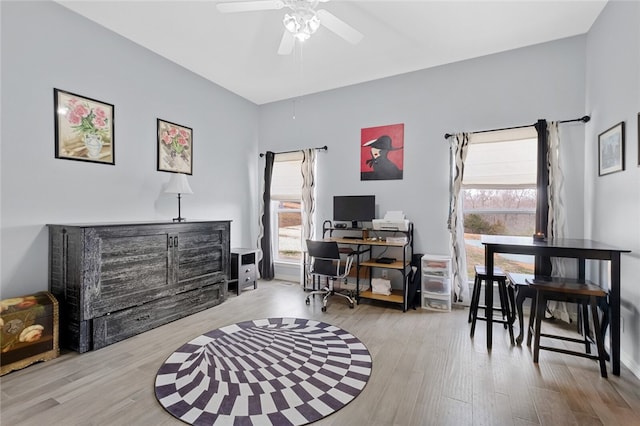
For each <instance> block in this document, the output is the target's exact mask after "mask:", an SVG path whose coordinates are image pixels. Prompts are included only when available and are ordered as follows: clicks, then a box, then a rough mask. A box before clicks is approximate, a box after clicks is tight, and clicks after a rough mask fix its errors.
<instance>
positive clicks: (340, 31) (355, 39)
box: [316, 9, 364, 44]
mask: <svg viewBox="0 0 640 426" xmlns="http://www.w3.org/2000/svg"><path fill="white" fill-rule="evenodd" d="M316 13H317V15H318V18H320V25H324V26H325V27H327V29H329V30H330V31H332V32H334V33H336V34H337V35H339V36H340V37H342V38H343V39H345V40H347V41H348V42H349V43H351V44H358V43H360V40H362V37H364V36H363V35H362V33H361V32H360V31H358V30H356V29H355V28H353V27H352V26H351V25H349V24H347V23H346V22H344V21H343V20H341V19H339V18H337V17H336V16H335V15H334V14H333V13H331V12H329V11H327V10H325V9H320V10H318V11H317V12H316Z"/></svg>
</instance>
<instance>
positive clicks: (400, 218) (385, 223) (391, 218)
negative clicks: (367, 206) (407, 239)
mask: <svg viewBox="0 0 640 426" xmlns="http://www.w3.org/2000/svg"><path fill="white" fill-rule="evenodd" d="M371 225H372V226H373V229H374V230H375V231H408V230H409V221H408V220H407V219H405V217H404V213H402V212H401V211H389V212H387V213H386V214H385V215H384V218H383V219H373V220H372V221H371Z"/></svg>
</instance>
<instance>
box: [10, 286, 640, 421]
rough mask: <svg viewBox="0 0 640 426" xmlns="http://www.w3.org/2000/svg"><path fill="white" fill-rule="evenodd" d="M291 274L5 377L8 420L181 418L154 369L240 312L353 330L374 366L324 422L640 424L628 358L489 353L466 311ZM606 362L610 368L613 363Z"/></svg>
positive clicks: (498, 334) (506, 346)
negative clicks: (312, 294)
mask: <svg viewBox="0 0 640 426" xmlns="http://www.w3.org/2000/svg"><path fill="white" fill-rule="evenodd" d="M304 294H305V293H304V292H303V291H302V290H301V289H300V287H299V286H297V285H296V284H293V283H284V282H260V283H259V285H258V289H257V290H248V291H245V292H244V293H243V294H242V295H240V296H234V295H231V294H230V297H229V299H228V300H227V301H226V302H224V303H223V304H222V305H220V306H217V307H214V308H212V309H209V310H207V311H204V312H200V313H198V314H195V315H192V316H190V317H188V318H184V319H181V320H179V321H176V322H173V323H171V324H168V325H165V326H163V327H160V328H157V329H155V330H151V331H148V332H146V333H144V334H141V335H139V336H135V337H133V338H130V339H128V340H126V341H123V342H120V343H116V344H114V345H111V346H108V347H106V348H103V349H100V350H98V351H95V352H89V353H85V354H82V355H79V354H77V353H75V352H68V351H63V353H62V355H61V356H60V357H59V358H57V359H55V360H52V361H48V362H44V363H39V364H35V365H32V366H30V367H28V368H25V369H23V370H19V371H15V372H12V373H10V374H8V375H6V376H4V377H2V378H1V379H0V386H1V396H2V398H1V403H2V405H1V411H0V423H1V424H2V425H13V426H18V425H179V424H181V422H179V421H177V420H176V419H174V418H173V417H172V416H171V415H170V414H168V413H167V412H166V411H165V410H164V409H163V408H162V407H161V406H160V405H159V404H158V402H157V401H156V399H155V396H154V390H153V384H154V380H155V375H156V371H157V369H158V367H159V366H160V365H161V364H162V363H163V362H164V360H165V359H166V358H167V357H168V356H169V355H170V354H171V353H172V352H173V351H174V350H175V349H177V348H178V347H179V346H181V345H182V344H183V343H185V342H187V341H188V340H191V339H192V338H194V337H196V336H198V335H200V334H202V333H204V332H207V331H209V330H212V329H215V328H218V327H221V326H225V325H228V324H232V323H235V322H238V321H244V320H251V319H258V318H268V317H280V316H287V317H300V318H313V319H317V320H321V321H325V322H329V323H331V324H334V325H336V326H339V327H341V328H343V329H345V330H347V331H349V332H351V333H352V334H354V335H355V336H357V337H358V338H359V339H360V340H361V341H362V342H363V343H364V344H365V345H366V346H367V347H368V349H369V351H370V352H371V355H372V357H373V373H372V376H371V378H370V380H369V383H368V384H367V386H366V387H365V389H364V390H363V392H362V393H361V394H360V395H359V396H358V397H357V398H356V399H355V400H354V401H353V402H351V403H350V404H349V405H347V406H346V407H344V408H343V409H342V410H340V411H338V412H337V413H334V414H333V415H331V416H329V417H327V418H325V419H322V420H321V421H319V422H317V423H316V424H317V425H347V424H348V425H385V426H386V425H447V424H450V425H456V426H458V425H538V424H540V425H601V424H604V425H640V380H638V379H637V378H635V377H634V376H633V375H632V374H631V373H630V372H629V370H627V369H626V368H625V367H624V366H623V367H622V374H621V376H620V377H615V376H612V375H610V376H609V379H602V378H601V377H600V374H599V369H598V366H597V364H596V363H595V361H590V360H586V359H582V358H578V357H572V356H566V355H562V354H555V353H551V352H541V354H540V363H539V365H535V364H534V363H533V361H532V354H531V352H530V350H529V348H527V347H526V346H523V347H512V346H511V345H510V343H509V338H508V334H507V333H506V331H505V330H504V329H502V328H501V327H500V326H496V327H495V329H494V343H493V350H492V352H491V354H488V353H487V350H486V345H485V335H484V323H480V324H479V326H478V327H477V331H476V336H475V339H474V340H471V339H470V338H469V326H468V324H467V313H468V311H467V310H466V309H454V310H453V311H452V312H451V313H439V312H429V311H424V310H420V309H418V310H416V311H409V312H406V313H402V311H401V310H400V309H397V308H394V307H388V306H382V305H372V304H368V303H364V302H363V303H362V304H361V305H358V306H356V307H355V309H349V308H348V307H347V305H346V303H345V302H344V301H343V300H342V299H339V298H332V301H331V303H330V305H329V308H328V312H326V313H323V312H321V310H320V300H319V299H316V300H315V303H312V304H311V306H307V305H305V303H304ZM609 371H610V366H609Z"/></svg>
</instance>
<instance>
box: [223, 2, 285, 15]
mask: <svg viewBox="0 0 640 426" xmlns="http://www.w3.org/2000/svg"><path fill="white" fill-rule="evenodd" d="M283 7H284V2H283V1H282V0H257V1H234V2H225V3H218V4H216V8H217V9H218V11H219V12H221V13H235V12H253V11H254V10H277V9H282V8H283Z"/></svg>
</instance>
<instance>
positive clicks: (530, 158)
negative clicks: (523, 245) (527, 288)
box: [461, 127, 537, 277]
mask: <svg viewBox="0 0 640 426" xmlns="http://www.w3.org/2000/svg"><path fill="white" fill-rule="evenodd" d="M536 181H537V133H536V130H535V129H534V128H533V127H527V128H523V129H516V130H508V131H504V130H503V131H496V132H486V133H480V134H474V135H472V138H471V143H470V144H469V148H468V153H467V158H466V160H465V168H464V176H463V183H462V194H461V195H462V197H463V214H464V232H465V234H464V235H465V249H466V254H467V273H468V276H469V277H473V276H474V275H475V272H474V270H473V268H474V265H481V264H484V247H483V246H482V244H481V242H480V238H481V236H482V235H515V236H531V235H533V233H534V232H535V218H536V197H537V191H536ZM495 263H496V266H498V267H500V268H502V269H503V270H505V271H509V272H522V273H533V270H534V258H533V256H522V255H508V254H502V255H496V262H495Z"/></svg>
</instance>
